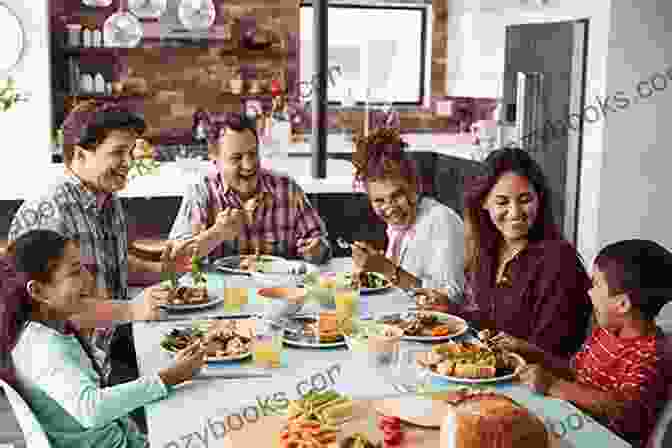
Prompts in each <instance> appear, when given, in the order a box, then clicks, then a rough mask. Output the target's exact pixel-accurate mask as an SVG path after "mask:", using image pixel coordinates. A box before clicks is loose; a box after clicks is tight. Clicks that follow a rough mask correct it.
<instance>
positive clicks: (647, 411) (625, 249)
mask: <svg viewBox="0 0 672 448" xmlns="http://www.w3.org/2000/svg"><path fill="white" fill-rule="evenodd" d="M670 272H672V253H670V252H669V251H668V250H667V249H665V248H663V247H662V246H660V245H659V244H657V243H654V242H653V241H647V240H639V239H634V240H626V241H620V242H618V243H614V244H610V245H609V246H607V247H605V248H604V249H602V251H600V253H599V255H598V256H597V258H596V259H595V267H594V269H593V275H592V280H593V287H592V288H591V289H590V290H589V291H588V294H589V295H590V298H591V301H592V303H593V310H594V317H595V320H594V323H595V326H594V328H593V332H592V334H591V336H590V337H589V338H588V340H587V341H586V342H585V343H584V345H583V347H582V348H581V350H580V351H579V352H578V353H577V354H576V355H575V356H574V358H573V359H572V360H571V361H570V362H569V363H568V362H567V360H565V362H564V364H565V365H564V367H563V366H562V364H563V363H562V362H561V361H562V360H558V359H557V358H555V357H553V356H550V355H549V354H547V353H543V351H541V350H540V349H539V348H538V347H535V346H533V345H531V344H528V343H526V342H525V341H521V340H517V339H516V338H514V337H512V336H509V335H505V334H500V335H498V336H496V337H495V338H493V339H494V341H493V342H495V344H496V345H497V346H499V347H500V348H502V349H508V350H512V351H516V352H518V353H521V354H522V355H523V356H525V358H527V360H528V361H530V362H534V363H536V364H533V365H531V366H529V367H528V368H527V369H526V370H525V371H524V372H522V373H521V375H520V380H521V381H522V382H524V383H526V384H527V385H528V386H530V388H532V389H533V390H535V391H537V392H539V393H543V394H547V395H550V396H553V397H556V398H560V399H563V400H567V401H571V402H573V403H574V404H576V405H577V406H578V407H579V408H581V409H584V410H586V411H588V412H589V413H591V414H592V415H594V416H595V417H596V418H597V419H598V420H600V421H601V422H602V423H603V424H605V425H606V426H608V427H609V428H610V429H611V430H612V431H614V432H615V433H617V434H618V435H620V436H621V437H623V438H625V439H626V440H627V441H628V442H629V443H631V444H632V446H633V447H643V446H644V444H645V443H646V441H647V439H648V437H649V435H650V434H651V432H652V431H653V428H654V426H655V424H656V419H657V417H658V415H659V413H660V411H661V410H662V408H663V407H664V405H665V400H666V399H668V398H669V397H667V387H668V385H669V383H670V374H672V372H671V371H670V361H671V359H670V356H669V354H668V353H667V352H669V341H666V339H665V336H664V335H663V333H662V331H661V330H660V328H658V327H657V326H656V323H655V318H656V316H657V315H658V313H659V312H660V310H661V309H662V308H663V306H664V305H665V304H666V303H667V302H669V301H670V298H671V297H672V277H671V276H670Z"/></svg>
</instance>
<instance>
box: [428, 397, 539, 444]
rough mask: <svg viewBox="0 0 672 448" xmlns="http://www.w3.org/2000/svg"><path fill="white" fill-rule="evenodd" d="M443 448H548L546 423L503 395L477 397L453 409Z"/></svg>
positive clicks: (446, 420) (444, 426) (444, 427)
mask: <svg viewBox="0 0 672 448" xmlns="http://www.w3.org/2000/svg"><path fill="white" fill-rule="evenodd" d="M440 447H441V448H474V447H478V448H548V447H549V437H548V433H547V431H546V427H545V426H544V423H543V422H542V421H541V420H540V419H539V418H537V417H536V416H534V415H532V414H531V413H530V412H529V411H528V410H527V409H526V408H523V407H520V406H518V405H517V404H515V403H514V402H513V401H512V400H511V399H509V398H508V397H505V396H502V395H496V394H488V395H475V396H471V397H468V398H465V400H463V401H461V402H460V403H458V404H457V405H456V406H454V407H450V408H449V410H448V413H447V414H446V416H445V417H444V420H443V424H442V425H441V445H440Z"/></svg>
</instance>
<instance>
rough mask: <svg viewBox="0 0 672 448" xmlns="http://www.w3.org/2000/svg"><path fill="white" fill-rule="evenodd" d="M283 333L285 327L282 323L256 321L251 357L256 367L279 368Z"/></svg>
mask: <svg viewBox="0 0 672 448" xmlns="http://www.w3.org/2000/svg"><path fill="white" fill-rule="evenodd" d="M284 332H285V326H284V324H283V322H282V321H276V322H272V321H270V320H267V319H263V318H259V319H256V322H255V334H254V337H253V339H252V356H253V358H254V364H255V365H256V366H257V367H264V368H269V367H270V368H275V367H280V365H281V356H282V339H283V336H284Z"/></svg>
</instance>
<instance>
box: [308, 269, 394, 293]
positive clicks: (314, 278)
mask: <svg viewBox="0 0 672 448" xmlns="http://www.w3.org/2000/svg"><path fill="white" fill-rule="evenodd" d="M303 282H304V284H305V285H306V286H308V287H313V288H322V289H329V288H331V289H334V288H336V287H345V288H355V289H359V293H360V294H373V293H376V292H380V291H385V290H387V289H390V288H391V287H392V283H390V282H389V281H388V280H387V279H386V278H385V276H384V275H383V274H381V273H379V272H362V273H360V274H359V276H357V278H355V277H354V276H353V273H352V272H340V273H335V272H323V273H317V272H309V273H308V274H307V275H306V276H305V277H304V279H303Z"/></svg>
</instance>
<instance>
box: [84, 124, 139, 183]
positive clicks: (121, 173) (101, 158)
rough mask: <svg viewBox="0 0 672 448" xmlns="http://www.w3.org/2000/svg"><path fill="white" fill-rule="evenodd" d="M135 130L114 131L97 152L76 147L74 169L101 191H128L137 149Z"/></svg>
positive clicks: (99, 146)
mask: <svg viewBox="0 0 672 448" xmlns="http://www.w3.org/2000/svg"><path fill="white" fill-rule="evenodd" d="M136 137H137V135H136V133H135V132H133V131H121V130H120V131H116V130H115V131H111V132H110V133H109V134H108V135H107V137H106V138H105V140H103V142H102V143H101V144H100V145H98V146H97V147H96V150H95V151H87V150H86V149H84V148H81V147H78V146H77V147H75V154H74V159H73V162H72V166H73V168H74V169H75V171H76V173H77V174H78V175H79V176H80V177H81V178H82V179H83V180H84V181H85V182H87V183H88V184H90V186H92V187H93V188H95V189H96V190H98V191H101V192H105V193H114V192H117V191H120V190H123V189H124V188H126V185H127V184H128V172H129V169H130V164H131V159H132V153H133V149H134V148H135V144H136Z"/></svg>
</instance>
